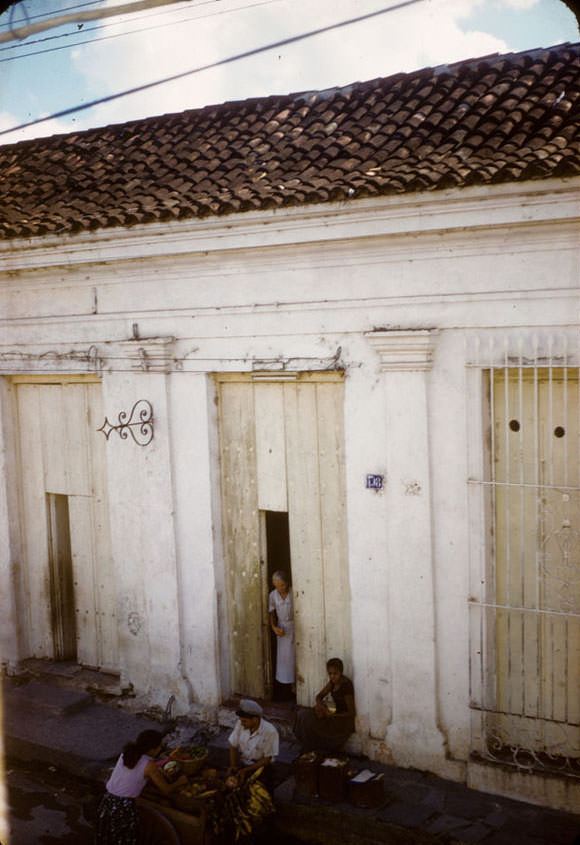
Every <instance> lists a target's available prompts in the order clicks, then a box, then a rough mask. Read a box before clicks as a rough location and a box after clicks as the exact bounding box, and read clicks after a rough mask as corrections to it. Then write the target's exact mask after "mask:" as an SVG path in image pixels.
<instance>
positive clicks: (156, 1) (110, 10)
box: [0, 0, 190, 41]
mask: <svg viewBox="0 0 580 845" xmlns="http://www.w3.org/2000/svg"><path fill="white" fill-rule="evenodd" d="M182 2H190V0H134V2H133V3H124V4H123V5H121V6H113V7H109V6H108V7H106V8H104V9H103V8H101V9H95V10H94V11H90V12H73V13H72V14H70V15H57V16H56V17H55V18H49V19H48V20H47V21H44V22H43V21H38V22H37V23H31V24H27V25H26V26H23V27H21V28H20V29H13V28H12V29H10V31H9V32H2V33H0V41H17V40H22V39H23V38H27V37H28V36H29V35H34V34H35V33H36V32H43V31H44V30H46V29H52V28H54V27H57V26H63V25H64V24H67V23H78V22H79V21H94V20H99V19H100V18H110V17H116V16H118V15H122V14H124V13H125V12H129V13H131V14H133V13H134V12H141V11H143V10H144V9H153V8H156V7H157V6H170V5H171V4H172V3H182ZM73 8H74V7H73Z"/></svg>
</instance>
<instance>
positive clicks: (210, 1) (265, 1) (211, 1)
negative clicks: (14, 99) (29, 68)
mask: <svg viewBox="0 0 580 845" xmlns="http://www.w3.org/2000/svg"><path fill="white" fill-rule="evenodd" d="M279 2H283V0H257V2H255V3H249V4H247V5H246V6H236V7H235V8H232V9H219V10H218V11H216V12H212V13H210V14H207V15H192V16H190V17H187V18H180V19H179V20H177V21H168V22H167V23H161V24H155V25H154V26H144V27H141V28H140V29H129V30H125V32H118V33H113V34H112V35H103V36H102V37H101V38H89V39H87V40H86V41H75V42H74V44H60V45H59V46H58V47H48V48H46V49H45V50H33V51H31V52H30V53H21V54H20V55H19V56H8V57H7V58H5V59H0V63H2V62H11V61H14V60H16V59H26V58H28V57H29V56H41V55H43V54H44V53H54V52H56V51H57V50H68V49H69V48H71V47H82V46H83V44H93V43H95V44H96V43H98V42H99V41H107V40H109V39H112V38H120V37H121V36H124V35H139V34H141V33H142V32H150V31H151V30H153V29H163V28H165V27H168V26H177V25H178V24H181V23H189V22H190V21H197V20H204V19H205V18H213V17H217V15H227V14H230V13H232V12H242V11H244V10H245V9H253V8H254V7H255V6H267V5H270V4H271V3H279ZM215 3H216V0H205V1H204V2H202V3H197V4H196V6H195V8H196V9H197V8H199V7H200V6H208V5H215ZM177 11H179V10H178V9H168V10H166V11H162V12H153V13H151V14H150V15H142V19H147V18H152V17H156V16H158V15H169V14H175V12H177ZM124 23H126V21H125V20H121V21H115V22H114V23H104V24H99V25H98V26H91V27H87V28H86V29H84V28H83V30H82V32H81V30H78V29H77V30H76V31H74V32H62V33H61V34H60V35H47V36H45V37H44V38H35V39H34V41H28V42H27V43H26V44H9V45H8V46H7V47H0V53H4V52H5V51H6V50H22V49H26V48H27V47H30V46H31V45H32V44H42V43H44V42H46V41H54V40H57V39H60V38H71V37H78V36H80V35H81V34H82V35H85V34H86V33H88V32H97V31H98V30H101V29H109V28H110V27H112V26H122V25H123V24H124Z"/></svg>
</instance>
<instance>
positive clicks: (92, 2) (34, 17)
mask: <svg viewBox="0 0 580 845" xmlns="http://www.w3.org/2000/svg"><path fill="white" fill-rule="evenodd" d="M98 3H102V0H90V2H88V3H77V4H76V5H74V6H65V7H64V9H59V13H61V12H70V11H72V10H74V9H82V8H83V7H84V6H96V5H97V4H98ZM53 14H54V12H40V13H39V14H38V15H28V17H26V18H17V19H16V20H13V21H10V22H9V23H5V24H0V26H7V27H8V28H9V29H10V28H11V27H12V26H13V25H14V24H15V23H28V21H35V20H37V19H38V18H49V17H50V16H51V15H53Z"/></svg>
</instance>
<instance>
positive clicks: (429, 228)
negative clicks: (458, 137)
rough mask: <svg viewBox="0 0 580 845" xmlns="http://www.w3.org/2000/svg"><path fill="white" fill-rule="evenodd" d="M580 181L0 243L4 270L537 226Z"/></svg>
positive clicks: (567, 203)
mask: <svg viewBox="0 0 580 845" xmlns="http://www.w3.org/2000/svg"><path fill="white" fill-rule="evenodd" d="M579 187H580V179H577V178H573V179H572V178H571V179H565V180H563V179H550V180H539V181H537V182H524V183H521V184H520V183H513V184H507V185H493V186H485V187H479V186H477V187H469V188H461V189H459V188H455V189H449V190H445V191H430V192H428V193H413V194H404V195H401V196H387V197H379V198H372V199H364V200H356V201H352V202H348V201H343V202H340V203H324V204H318V205H308V206H303V207H300V208H296V207H292V208H282V209H274V210H266V211H248V212H244V213H243V214H241V213H240V214H231V215H228V216H227V217H216V218H204V219H202V220H200V219H197V218H192V219H187V220H182V221H168V222H165V223H149V224H145V225H139V226H133V227H122V228H111V229H102V230H98V231H96V232H91V233H80V234H75V235H49V236H44V237H38V238H36V237H35V238H26V239H15V240H12V241H8V242H1V241H0V264H1V265H2V267H3V268H4V270H6V271H19V270H33V269H35V268H36V269H41V268H45V267H51V266H54V267H56V266H64V267H67V268H69V269H70V266H71V265H74V264H81V265H82V264H86V263H94V262H106V261H125V260H134V259H139V258H141V259H146V258H151V257H154V256H158V257H161V256H167V255H171V256H177V255H181V254H183V255H188V254H196V253H197V254H204V253H205V254H207V253H208V252H220V251H231V250H240V249H256V248H258V247H260V248H267V247H273V246H285V245H294V244H300V245H304V244H308V243H312V244H315V243H323V242H338V241H341V240H345V239H347V240H352V239H355V240H356V239H359V238H372V237H383V236H386V235H420V234H425V233H430V232H431V233H437V232H442V231H453V230H471V229H473V230H477V229H482V230H489V229H490V228H493V227H500V228H503V227H506V226H518V225H519V226H524V225H532V224H533V225H537V224H538V223H554V222H558V223H561V222H564V221H571V220H577V219H578V218H579V217H580V191H579Z"/></svg>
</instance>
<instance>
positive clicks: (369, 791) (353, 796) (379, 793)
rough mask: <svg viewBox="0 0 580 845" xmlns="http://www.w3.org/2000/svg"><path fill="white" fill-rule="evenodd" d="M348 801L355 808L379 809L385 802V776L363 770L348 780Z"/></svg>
mask: <svg viewBox="0 0 580 845" xmlns="http://www.w3.org/2000/svg"><path fill="white" fill-rule="evenodd" d="M348 800H349V801H350V802H351V804H354V806H355V807H364V808H371V807H379V806H380V805H381V804H382V803H383V802H384V800H385V775H384V773H383V772H379V773H377V772H371V770H370V769H363V770H362V771H360V772H358V773H357V774H356V775H354V777H351V778H349V780H348Z"/></svg>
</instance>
